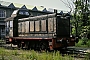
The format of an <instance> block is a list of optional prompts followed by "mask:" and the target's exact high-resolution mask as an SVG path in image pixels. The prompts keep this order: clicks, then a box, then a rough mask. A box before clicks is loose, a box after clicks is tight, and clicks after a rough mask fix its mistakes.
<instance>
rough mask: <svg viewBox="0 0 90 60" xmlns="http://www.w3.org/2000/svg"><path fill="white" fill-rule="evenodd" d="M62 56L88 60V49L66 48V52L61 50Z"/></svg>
mask: <svg viewBox="0 0 90 60" xmlns="http://www.w3.org/2000/svg"><path fill="white" fill-rule="evenodd" d="M62 55H63V56H64V55H69V56H71V57H74V58H75V60H84V59H86V58H88V59H90V49H89V48H79V47H68V48H67V49H66V50H64V49H62Z"/></svg>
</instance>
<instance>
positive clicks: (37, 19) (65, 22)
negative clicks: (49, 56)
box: [5, 9, 76, 50]
mask: <svg viewBox="0 0 90 60" xmlns="http://www.w3.org/2000/svg"><path fill="white" fill-rule="evenodd" d="M22 11H23V10H20V9H19V10H15V11H14V12H13V13H12V15H11V17H9V18H6V19H5V21H6V43H7V44H14V45H17V46H18V48H27V49H39V50H45V49H49V50H53V49H59V48H63V47H67V46H74V45H75V41H76V39H75V37H70V31H71V30H70V28H71V27H70V15H69V14H68V13H63V14H60V13H52V14H46V15H40V16H34V17H32V16H30V14H29V12H28V11H23V12H22Z"/></svg>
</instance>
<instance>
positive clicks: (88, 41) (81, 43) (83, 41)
mask: <svg viewBox="0 0 90 60" xmlns="http://www.w3.org/2000/svg"><path fill="white" fill-rule="evenodd" d="M75 46H76V47H90V39H87V38H83V39H80V40H79V42H78V43H76V44H75Z"/></svg>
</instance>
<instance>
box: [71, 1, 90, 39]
mask: <svg viewBox="0 0 90 60" xmlns="http://www.w3.org/2000/svg"><path fill="white" fill-rule="evenodd" d="M87 3H88V2H87ZM74 4H75V12H74V14H73V19H72V21H71V24H72V25H73V26H74V28H73V30H72V34H74V35H75V34H76V28H77V33H78V35H79V36H81V37H86V38H87V37H88V35H89V34H90V14H89V13H88V12H89V9H88V7H89V6H88V4H86V2H82V0H77V1H75V2H74ZM75 24H76V25H75ZM75 27H76V28H75Z"/></svg>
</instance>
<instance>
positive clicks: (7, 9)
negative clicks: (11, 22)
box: [0, 1, 60, 39]
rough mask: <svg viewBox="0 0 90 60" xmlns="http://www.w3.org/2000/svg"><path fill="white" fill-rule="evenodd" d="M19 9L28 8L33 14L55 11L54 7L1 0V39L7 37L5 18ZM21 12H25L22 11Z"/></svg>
mask: <svg viewBox="0 0 90 60" xmlns="http://www.w3.org/2000/svg"><path fill="white" fill-rule="evenodd" d="M17 9H26V10H28V11H29V13H30V14H31V16H38V15H44V14H50V13H53V11H54V9H52V8H49V9H47V8H45V7H44V6H31V5H24V4H18V3H11V2H5V1H0V39H2V38H4V37H5V26H6V24H5V21H4V19H6V18H8V17H10V16H11V14H12V13H13V11H14V10H17ZM59 12H60V10H59ZM21 14H23V13H22V12H21ZM25 14H27V13H25Z"/></svg>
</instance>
